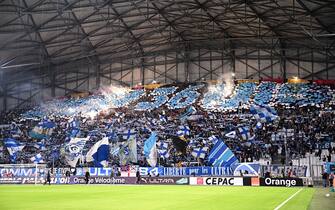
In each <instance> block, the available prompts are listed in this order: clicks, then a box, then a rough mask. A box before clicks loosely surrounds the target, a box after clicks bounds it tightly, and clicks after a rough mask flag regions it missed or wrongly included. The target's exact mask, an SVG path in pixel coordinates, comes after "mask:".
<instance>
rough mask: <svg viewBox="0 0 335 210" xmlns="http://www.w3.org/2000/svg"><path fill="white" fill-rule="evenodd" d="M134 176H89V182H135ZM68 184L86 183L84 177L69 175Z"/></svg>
mask: <svg viewBox="0 0 335 210" xmlns="http://www.w3.org/2000/svg"><path fill="white" fill-rule="evenodd" d="M136 181H137V179H136V177H100V176H98V177H90V178H89V184H136ZM69 183H70V184H86V180H85V177H82V176H74V177H70V182H69Z"/></svg>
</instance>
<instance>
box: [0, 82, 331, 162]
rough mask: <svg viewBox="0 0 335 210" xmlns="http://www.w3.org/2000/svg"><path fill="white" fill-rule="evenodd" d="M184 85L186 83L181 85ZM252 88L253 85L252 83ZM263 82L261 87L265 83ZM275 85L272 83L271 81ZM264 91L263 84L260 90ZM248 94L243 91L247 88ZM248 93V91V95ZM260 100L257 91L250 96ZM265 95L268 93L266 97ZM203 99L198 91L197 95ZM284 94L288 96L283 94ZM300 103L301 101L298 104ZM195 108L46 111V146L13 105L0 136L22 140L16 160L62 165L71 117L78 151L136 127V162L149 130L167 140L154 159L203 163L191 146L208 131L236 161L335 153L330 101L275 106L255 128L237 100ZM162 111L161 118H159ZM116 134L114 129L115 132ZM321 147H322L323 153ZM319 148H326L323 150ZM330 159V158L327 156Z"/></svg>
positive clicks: (5, 157) (205, 140)
mask: <svg viewBox="0 0 335 210" xmlns="http://www.w3.org/2000/svg"><path fill="white" fill-rule="evenodd" d="M185 87H187V85H185ZM252 88H253V90H254V88H255V87H254V86H252ZM266 88H267V87H265V89H266ZM271 88H273V89H274V87H271ZM264 91H265V90H264ZM246 95H248V94H246ZM248 97H249V95H248ZM254 98H256V99H257V100H260V99H261V97H260V96H259V92H258V93H257V94H256V96H255V97H254ZM265 98H268V97H265ZM200 100H202V98H201V97H200V98H199V99H198V101H200ZM287 100H289V99H287ZM300 105H301V104H300ZM192 106H193V107H194V109H195V110H196V112H194V113H192V115H191V116H188V117H186V118H183V119H181V117H180V116H182V115H183V113H185V112H187V109H188V107H185V108H180V109H172V110H171V109H168V108H167V107H166V106H160V107H159V108H157V109H154V110H152V111H149V112H148V111H134V110H133V109H130V108H126V107H123V108H115V109H111V110H108V111H107V112H102V113H100V114H98V115H97V116H95V117H92V116H84V115H82V113H78V114H77V115H76V116H71V117H66V116H58V115H52V116H47V117H48V119H49V120H51V121H53V122H55V124H56V127H55V129H54V130H53V133H52V135H51V136H50V137H49V138H46V139H43V140H42V141H43V142H44V144H45V146H46V150H42V151H41V150H40V149H39V148H35V147H34V146H33V145H34V143H35V142H39V141H40V140H36V139H33V138H31V137H30V135H29V131H31V130H32V129H33V127H34V126H35V125H36V124H37V123H38V122H39V121H40V120H41V119H34V118H23V117H22V115H21V114H22V113H23V112H24V111H23V110H15V111H12V112H10V113H6V114H3V115H1V117H0V121H1V123H0V124H11V125H15V126H16V127H18V128H19V130H20V132H19V133H15V134H13V133H11V132H10V129H9V128H8V127H4V128H0V140H3V139H4V138H7V137H13V135H14V137H15V138H16V139H18V140H19V141H20V142H22V143H25V144H26V146H25V148H24V149H23V151H22V152H20V153H19V156H18V157H17V163H29V162H30V158H31V157H32V156H34V155H35V154H36V153H41V154H42V157H43V158H44V161H45V162H46V163H47V164H50V165H54V166H65V162H64V158H63V157H64V145H65V143H66V142H68V141H69V137H68V123H69V120H70V119H72V120H73V119H76V120H78V121H79V122H80V131H81V133H80V136H81V137H86V136H90V139H89V141H88V142H87V143H86V145H85V148H84V151H83V154H86V152H87V151H88V150H89V149H90V148H91V146H92V145H93V144H94V143H95V142H97V141H98V140H100V139H102V138H103V137H104V136H109V134H110V133H111V132H114V133H116V135H115V136H111V137H110V145H111V148H114V147H115V146H116V145H118V144H119V142H123V141H125V140H124V139H123V138H122V136H121V135H120V133H122V132H124V131H125V130H128V129H132V130H134V131H135V132H136V140H137V153H138V163H132V164H139V165H143V166H144V165H147V163H146V161H145V157H144V155H143V145H144V141H145V140H146V139H147V138H148V137H149V136H150V133H151V132H152V131H156V132H157V134H158V137H159V138H158V144H157V145H158V147H159V144H160V143H161V142H165V143H168V153H169V157H161V158H159V161H158V162H159V165H163V166H171V165H175V164H180V165H192V164H196V165H206V164H207V163H206V158H205V159H199V158H195V157H193V156H192V155H191V152H192V149H193V148H199V147H200V148H202V147H205V146H207V147H209V149H210V148H211V147H212V146H213V141H211V140H210V139H209V137H211V136H213V135H214V136H216V137H217V138H221V139H223V140H224V142H225V143H226V144H227V145H228V146H229V147H230V148H231V150H232V151H233V153H234V154H235V155H236V156H237V157H238V159H239V161H240V162H253V161H258V160H259V159H261V158H262V159H266V160H269V161H272V162H276V161H279V162H280V163H283V164H284V163H286V164H288V163H289V162H290V161H291V160H292V159H294V158H302V157H304V156H305V155H306V154H307V153H312V154H313V153H314V154H315V155H316V156H318V157H320V159H322V160H328V161H330V160H331V154H334V153H335V146H334V137H335V112H334V111H333V110H334V108H335V107H334V105H332V104H323V105H322V106H311V105H307V106H298V105H297V106H290V107H289V108H287V107H286V106H276V110H277V112H278V115H279V118H278V120H276V121H274V122H272V123H263V125H262V128H256V124H257V122H256V120H255V118H254V117H253V116H252V115H251V114H250V113H249V109H248V108H247V107H244V106H241V107H239V108H238V109H237V110H231V111H225V112H224V111H222V110H220V111H217V110H216V111H210V110H208V109H204V107H203V106H201V105H199V103H194V104H193V105H192ZM162 117H164V120H162ZM182 125H188V126H189V128H190V135H187V136H185V139H184V140H181V139H179V141H185V140H186V142H187V144H188V145H187V147H186V150H185V151H180V150H178V149H177V146H176V141H174V139H175V138H177V137H176V135H175V134H176V132H177V131H178V127H179V126H182ZM241 126H248V127H249V128H250V135H251V136H252V138H250V139H247V140H242V138H241V134H240V133H239V132H238V128H239V127H241ZM231 131H235V132H236V135H235V136H230V137H227V136H226V134H227V133H230V132H231ZM118 134H119V135H118ZM1 144H2V143H1V141H0V148H1V149H2V152H1V154H2V156H0V163H10V158H9V154H8V152H7V150H6V148H5V147H4V146H3V145H1ZM322 150H326V151H327V152H326V153H324V152H322ZM324 154H327V155H326V156H324ZM332 161H334V160H332ZM79 164H80V165H85V166H87V165H88V166H89V165H91V163H86V162H85V161H84V160H83V161H80V163H79ZM119 164H120V163H119V159H118V156H114V155H111V156H110V165H119Z"/></svg>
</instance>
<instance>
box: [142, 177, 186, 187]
mask: <svg viewBox="0 0 335 210" xmlns="http://www.w3.org/2000/svg"><path fill="white" fill-rule="evenodd" d="M140 184H159V185H188V184H189V178H188V177H141V180H140Z"/></svg>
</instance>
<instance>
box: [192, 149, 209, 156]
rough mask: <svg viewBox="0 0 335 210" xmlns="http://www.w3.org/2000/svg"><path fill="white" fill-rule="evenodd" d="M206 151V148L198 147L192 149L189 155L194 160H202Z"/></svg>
mask: <svg viewBox="0 0 335 210" xmlns="http://www.w3.org/2000/svg"><path fill="white" fill-rule="evenodd" d="M207 151H208V147H203V148H200V147H199V148H194V149H193V151H192V153H191V154H192V156H193V157H195V158H201V159H204V158H205V156H206V153H207Z"/></svg>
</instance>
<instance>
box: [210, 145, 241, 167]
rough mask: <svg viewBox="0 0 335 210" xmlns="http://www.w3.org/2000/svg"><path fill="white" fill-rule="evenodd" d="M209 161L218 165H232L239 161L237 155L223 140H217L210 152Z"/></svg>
mask: <svg viewBox="0 0 335 210" xmlns="http://www.w3.org/2000/svg"><path fill="white" fill-rule="evenodd" d="M208 161H209V163H210V164H211V165H213V166H216V167H230V166H231V165H233V164H235V163H237V162H238V160H237V158H236V156H235V155H234V154H233V152H232V151H231V150H230V149H229V148H228V147H227V145H226V144H225V143H223V141H222V140H219V141H217V142H216V144H215V145H214V147H213V148H212V150H211V151H210V153H209V156H208Z"/></svg>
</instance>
